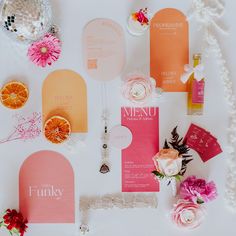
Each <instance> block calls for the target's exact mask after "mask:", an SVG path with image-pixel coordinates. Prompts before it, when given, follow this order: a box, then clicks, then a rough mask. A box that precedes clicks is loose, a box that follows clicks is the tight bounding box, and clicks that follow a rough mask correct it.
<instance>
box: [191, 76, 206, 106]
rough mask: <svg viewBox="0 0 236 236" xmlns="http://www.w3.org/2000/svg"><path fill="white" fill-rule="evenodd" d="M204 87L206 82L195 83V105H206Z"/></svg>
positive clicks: (193, 97)
mask: <svg viewBox="0 0 236 236" xmlns="http://www.w3.org/2000/svg"><path fill="white" fill-rule="evenodd" d="M204 87H205V81H204V80H201V81H197V80H194V81H193V93H192V102H193V103H204Z"/></svg>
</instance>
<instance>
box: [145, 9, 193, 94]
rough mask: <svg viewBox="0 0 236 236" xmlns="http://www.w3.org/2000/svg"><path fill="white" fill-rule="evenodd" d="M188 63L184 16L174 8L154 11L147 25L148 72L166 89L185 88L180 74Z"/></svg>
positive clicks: (176, 89) (187, 42)
mask: <svg viewBox="0 0 236 236" xmlns="http://www.w3.org/2000/svg"><path fill="white" fill-rule="evenodd" d="M185 64H189V28H188V21H187V18H186V16H185V15H184V14H183V13H182V12H181V11H179V10H177V9H174V8H165V9H162V10H160V11H159V12H157V13H156V14H155V15H154V17H153V18H152V21H151V26H150V73H151V77H153V78H154V79H155V80H156V82H157V86H158V87H161V88H162V89H164V91H166V92H186V89H187V88H186V84H184V83H182V82H181V80H180V77H181V75H182V73H183V72H184V65H185Z"/></svg>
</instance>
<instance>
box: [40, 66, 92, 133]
mask: <svg viewBox="0 0 236 236" xmlns="http://www.w3.org/2000/svg"><path fill="white" fill-rule="evenodd" d="M42 100H43V101H42V106H43V124H44V123H45V121H46V120H47V119H49V118H50V117H52V116H55V115H59V116H62V117H64V118H66V119H67V120H68V121H69V122H70V124H71V128H72V132H80V133H85V132H87V131H88V124H87V89H86V84H85V81H84V79H83V78H82V77H81V76H80V75H79V74H77V73H76V72H74V71H71V70H57V71H54V72H52V73H51V74H49V75H48V77H47V78H46V79H45V81H44V83H43V89H42Z"/></svg>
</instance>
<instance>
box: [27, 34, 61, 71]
mask: <svg viewBox="0 0 236 236" xmlns="http://www.w3.org/2000/svg"><path fill="white" fill-rule="evenodd" d="M60 54H61V41H60V40H59V39H58V38H56V37H55V36H53V35H51V34H46V35H45V36H44V37H43V38H42V39H41V40H39V41H36V42H34V43H32V44H31V46H30V47H29V49H28V57H29V59H30V60H31V61H32V62H33V63H35V64H36V65H37V66H41V67H45V66H46V65H51V64H52V63H53V62H54V61H57V60H58V58H59V57H60Z"/></svg>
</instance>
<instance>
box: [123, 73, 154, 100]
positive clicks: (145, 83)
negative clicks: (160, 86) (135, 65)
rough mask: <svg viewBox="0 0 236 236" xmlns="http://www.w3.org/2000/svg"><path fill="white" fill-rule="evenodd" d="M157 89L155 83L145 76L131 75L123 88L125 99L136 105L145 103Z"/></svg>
mask: <svg viewBox="0 0 236 236" xmlns="http://www.w3.org/2000/svg"><path fill="white" fill-rule="evenodd" d="M154 89H155V84H154V83H153V81H152V80H151V79H150V78H148V77H145V76H143V75H138V74H130V75H128V76H127V78H126V80H125V83H124V85H123V87H122V94H123V96H124V98H126V99H128V100H130V101H131V102H134V103H139V104H140V103H141V104H142V103H145V102H146V101H147V99H148V98H150V97H151V95H152V93H153V91H154Z"/></svg>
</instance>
